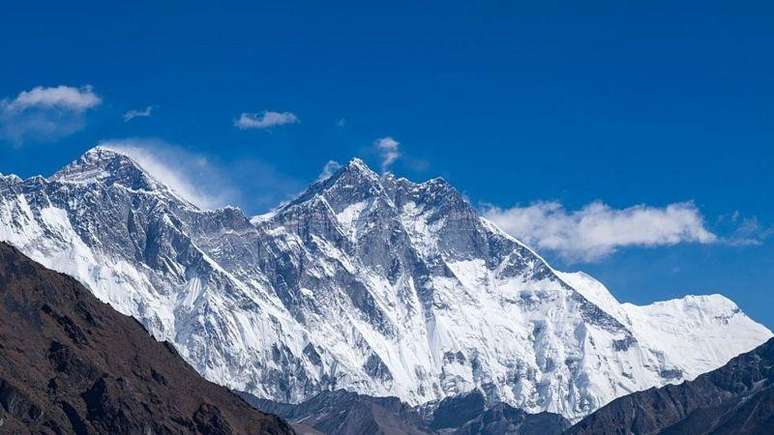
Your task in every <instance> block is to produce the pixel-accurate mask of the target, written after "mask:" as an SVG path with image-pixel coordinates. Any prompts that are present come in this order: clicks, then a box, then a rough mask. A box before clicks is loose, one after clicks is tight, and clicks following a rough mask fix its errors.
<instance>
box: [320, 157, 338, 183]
mask: <svg viewBox="0 0 774 435" xmlns="http://www.w3.org/2000/svg"><path fill="white" fill-rule="evenodd" d="M339 169H341V163H339V162H337V161H335V160H328V163H326V164H325V166H323V168H322V171H321V172H320V175H319V176H318V177H317V181H322V180H325V179H327V178H330V177H331V175H333V174H334V173H335V172H336V171H338V170H339Z"/></svg>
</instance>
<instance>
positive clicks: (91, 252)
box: [0, 147, 772, 420]
mask: <svg viewBox="0 0 774 435" xmlns="http://www.w3.org/2000/svg"><path fill="white" fill-rule="evenodd" d="M0 240H2V241H6V242H8V243H10V244H12V245H14V246H16V247H17V248H18V249H19V250H21V251H22V252H23V253H24V254H26V255H28V256H30V257H31V258H32V259H34V260H36V261H38V262H40V263H41V264H43V265H45V266H47V267H49V268H52V269H54V270H57V271H60V272H63V273H66V274H69V275H71V276H73V277H75V278H76V279H78V280H79V281H80V282H81V283H83V284H84V285H85V286H86V287H87V288H88V289H90V290H91V291H92V292H93V293H94V294H95V295H96V296H97V297H98V298H100V299H101V300H103V301H105V302H108V303H110V304H111V305H112V306H113V307H115V308H116V309H117V310H118V311H120V312H122V313H124V314H127V315H131V316H134V317H135V318H137V319H138V320H139V321H140V322H142V323H143V325H145V327H146V328H147V329H148V330H149V332H150V333H151V334H153V335H154V336H155V337H156V338H157V339H159V340H168V341H170V342H172V343H174V344H175V346H176V347H177V349H178V351H179V352H180V354H181V355H182V356H183V357H184V358H185V359H186V360H187V361H188V362H189V363H190V364H191V365H192V366H193V367H194V368H195V369H196V370H197V371H199V373H201V374H202V375H203V376H204V377H206V378H207V379H209V380H211V381H214V382H216V383H219V384H222V385H225V386H228V387H229V388H232V389H235V390H240V391H246V392H249V393H251V394H253V395H255V396H258V397H262V398H267V399H272V400H277V401H284V402H299V401H302V400H304V399H306V398H309V397H311V396H313V395H315V394H316V393H319V392H321V391H327V390H334V389H340V388H344V389H347V390H351V391H355V392H358V393H362V394H368V395H373V396H386V395H392V396H397V397H398V398H400V399H401V400H403V401H405V402H407V403H409V404H412V405H418V404H422V403H426V402H429V401H434V400H439V399H442V398H444V397H448V396H453V395H457V394H461V393H464V392H468V391H471V390H474V389H478V390H480V391H482V392H483V394H484V395H485V397H486V399H487V400H489V401H491V402H495V401H503V402H506V403H508V404H510V405H512V406H514V407H517V408H521V409H524V410H526V411H529V412H533V413H536V412H541V411H549V412H555V413H559V414H562V415H563V416H565V417H567V418H569V419H570V420H578V419H580V418H582V417H583V416H585V415H587V414H589V413H590V412H592V411H594V410H595V409H597V408H599V407H601V406H603V405H605V404H606V403H608V402H610V401H611V400H613V399H615V398H616V397H620V396H622V395H625V394H628V393H631V392H634V391H640V390H643V389H647V388H650V387H654V386H663V385H665V384H668V383H676V382H681V381H683V380H690V379H693V378H695V377H696V376H698V375H699V374H701V373H704V372H707V371H710V370H713V369H716V368H718V367H720V366H722V365H724V364H725V363H726V362H728V360H729V359H731V358H732V357H734V356H736V355H738V354H740V353H743V352H747V351H749V350H751V349H753V348H755V347H756V346H758V345H760V344H761V343H763V342H765V341H766V340H767V339H768V338H770V337H771V336H772V334H771V332H770V331H769V330H768V329H766V328H765V327H764V326H762V325H760V324H758V323H756V322H754V321H752V320H751V319H749V318H748V317H747V316H745V315H744V313H742V312H741V311H740V310H739V308H738V307H737V306H736V305H735V304H734V303H733V302H732V301H730V300H728V299H726V298H724V297H723V296H720V295H709V296H687V297H685V298H683V299H677V300H672V301H664V302H658V303H654V304H651V305H648V306H635V305H632V304H626V303H620V302H619V301H617V300H616V299H615V297H614V296H613V295H612V294H611V293H610V292H609V291H608V290H607V289H606V288H605V287H604V285H602V284H601V283H600V282H598V281H596V280H595V279H594V278H592V277H590V276H588V275H586V274H583V273H564V272H559V271H556V270H554V269H552V268H551V267H550V266H549V265H548V264H547V263H546V262H545V261H544V260H543V259H542V258H541V257H540V256H539V255H538V254H536V253H535V252H533V251H532V250H530V249H529V248H528V247H526V246H525V245H523V244H522V243H520V242H519V241H518V240H515V239H514V238H512V237H510V236H509V235H507V234H505V233H504V232H503V231H501V230H500V229H498V228H497V227H496V226H495V225H493V224H492V223H490V222H488V221H487V220H485V219H484V218H482V217H481V216H479V214H478V213H477V211H476V210H475V209H474V208H473V207H472V206H471V205H470V204H469V203H468V202H467V201H466V200H465V199H464V198H463V197H462V196H461V195H460V193H459V192H457V191H456V190H455V189H454V188H453V187H452V186H450V185H449V184H448V183H447V182H446V181H444V180H443V179H440V178H436V179H432V180H429V181H426V182H424V183H413V182H410V181H408V180H406V179H404V178H396V177H395V176H393V175H392V174H389V173H388V174H384V175H379V174H377V173H375V172H373V171H372V170H371V169H369V168H368V167H367V166H366V165H365V164H364V163H363V162H362V161H360V160H357V159H355V160H352V161H351V162H350V163H349V164H347V165H346V166H344V167H342V168H341V169H340V170H338V171H337V172H336V173H334V174H333V175H331V176H330V177H328V178H326V179H324V180H321V181H318V182H316V183H315V184H313V185H311V186H310V187H309V188H308V189H307V190H306V191H305V192H304V193H302V194H301V195H299V196H298V197H297V198H296V199H294V200H293V201H291V202H288V203H286V204H283V205H281V206H279V207H278V208H277V209H275V210H273V211H272V212H271V213H269V214H266V215H262V216H257V217H253V218H252V219H251V218H250V217H248V216H245V215H244V214H243V213H242V212H241V211H240V210H239V209H236V208H232V207H227V208H223V209H219V210H203V209H200V208H198V207H196V206H195V205H193V204H192V203H190V202H188V201H187V200H186V199H185V198H183V197H181V196H180V195H179V194H178V193H176V192H174V191H173V190H172V189H171V188H169V187H168V186H165V185H164V184H162V183H161V182H159V181H158V180H157V179H156V178H154V177H153V175H152V174H151V173H149V172H147V171H146V170H144V169H143V168H142V167H141V166H140V165H139V164H137V163H136V162H135V161H134V160H132V158H131V157H130V156H128V155H126V154H124V153H122V152H120V151H117V150H112V149H110V148H106V147H97V148H94V149H92V150H90V151H88V152H87V153H86V154H84V155H83V156H81V157H80V158H79V159H78V160H77V161H75V162H73V163H71V164H70V165H68V166H66V167H65V168H63V169H62V170H60V171H59V172H57V173H56V174H54V175H53V176H51V177H49V178H43V177H32V178H29V179H26V180H22V179H20V178H19V177H16V176H14V175H10V176H0Z"/></svg>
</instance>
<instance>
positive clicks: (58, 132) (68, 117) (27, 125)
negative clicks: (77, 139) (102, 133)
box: [0, 86, 102, 144]
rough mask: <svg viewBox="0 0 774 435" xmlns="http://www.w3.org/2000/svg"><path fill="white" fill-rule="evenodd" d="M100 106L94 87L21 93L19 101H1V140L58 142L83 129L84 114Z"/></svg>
mask: <svg viewBox="0 0 774 435" xmlns="http://www.w3.org/2000/svg"><path fill="white" fill-rule="evenodd" d="M101 103H102V98H101V97H100V96H99V95H97V94H96V93H94V91H93V89H92V87H91V86H83V87H80V88H76V87H72V86H53V87H43V86H37V87H35V88H32V89H30V90H29V91H22V92H21V93H19V95H17V96H16V98H13V99H8V98H6V99H3V100H0V137H2V138H5V139H7V140H10V141H12V142H14V143H15V144H21V143H22V142H24V141H25V140H28V139H31V140H36V141H53V140H56V139H59V138H61V137H64V136H67V135H69V134H72V133H74V132H76V131H78V130H80V129H81V128H83V126H84V125H85V122H84V119H83V114H84V112H86V111H87V110H90V109H93V108H95V107H97V106H99V105H100V104H101Z"/></svg>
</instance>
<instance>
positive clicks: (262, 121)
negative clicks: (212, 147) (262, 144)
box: [234, 110, 300, 130]
mask: <svg viewBox="0 0 774 435" xmlns="http://www.w3.org/2000/svg"><path fill="white" fill-rule="evenodd" d="M299 122H300V120H299V119H298V117H297V116H296V115H295V114H294V113H291V112H271V111H266V110H265V111H263V112H261V113H242V114H241V115H239V119H237V120H235V121H234V126H235V127H236V128H239V129H240V130H247V129H265V128H271V127H276V126H279V125H286V124H297V123H299Z"/></svg>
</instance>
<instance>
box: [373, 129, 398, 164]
mask: <svg viewBox="0 0 774 435" xmlns="http://www.w3.org/2000/svg"><path fill="white" fill-rule="evenodd" d="M374 146H375V147H376V150H377V151H378V152H379V155H380V156H381V158H382V171H387V170H389V168H390V165H392V164H393V163H394V162H395V160H398V157H400V142H398V141H396V140H395V139H393V138H392V137H390V136H387V137H383V138H379V139H377V140H376V141H375V142H374Z"/></svg>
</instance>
